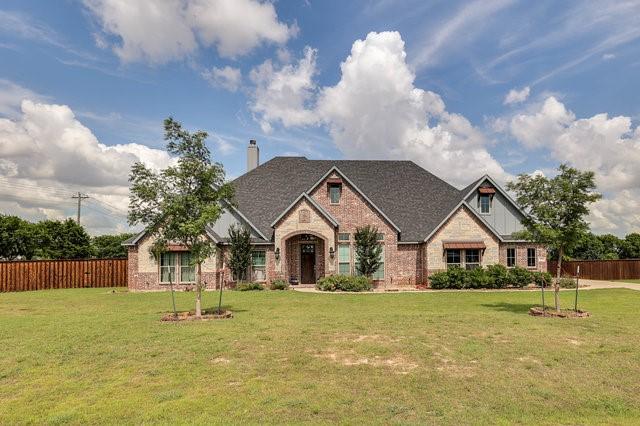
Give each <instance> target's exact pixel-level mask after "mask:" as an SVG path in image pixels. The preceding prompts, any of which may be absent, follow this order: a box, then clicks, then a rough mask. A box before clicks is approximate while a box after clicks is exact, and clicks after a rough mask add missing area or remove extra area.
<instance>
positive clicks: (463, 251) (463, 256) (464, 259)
mask: <svg viewBox="0 0 640 426" xmlns="http://www.w3.org/2000/svg"><path fill="white" fill-rule="evenodd" d="M449 250H458V251H459V252H460V263H449V262H448V261H447V251H449ZM469 250H478V263H475V262H471V263H469V264H470V265H478V268H482V267H483V259H484V256H483V255H482V249H469ZM443 257H444V266H445V269H449V265H458V267H459V268H460V269H467V250H466V249H445V250H444V255H443Z"/></svg>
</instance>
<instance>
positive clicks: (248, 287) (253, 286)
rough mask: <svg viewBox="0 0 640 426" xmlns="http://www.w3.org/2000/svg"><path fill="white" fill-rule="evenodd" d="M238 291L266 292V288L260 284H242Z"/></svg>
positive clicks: (237, 287)
mask: <svg viewBox="0 0 640 426" xmlns="http://www.w3.org/2000/svg"><path fill="white" fill-rule="evenodd" d="M236 290H238V291H254V290H264V287H263V286H262V284H260V283H240V284H238V285H237V286H236Z"/></svg>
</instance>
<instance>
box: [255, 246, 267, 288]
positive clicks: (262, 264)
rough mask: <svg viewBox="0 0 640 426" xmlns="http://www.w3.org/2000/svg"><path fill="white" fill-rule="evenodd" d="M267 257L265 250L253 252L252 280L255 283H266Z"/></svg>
mask: <svg viewBox="0 0 640 426" xmlns="http://www.w3.org/2000/svg"><path fill="white" fill-rule="evenodd" d="M266 265H267V256H266V252H265V251H264V250H259V251H252V252H251V278H252V279H253V281H265V280H266V279H267V273H266Z"/></svg>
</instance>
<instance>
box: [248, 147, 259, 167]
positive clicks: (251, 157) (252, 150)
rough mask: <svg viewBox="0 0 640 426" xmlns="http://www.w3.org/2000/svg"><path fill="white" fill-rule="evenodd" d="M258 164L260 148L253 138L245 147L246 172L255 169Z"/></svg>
mask: <svg viewBox="0 0 640 426" xmlns="http://www.w3.org/2000/svg"><path fill="white" fill-rule="evenodd" d="M259 165H260V148H258V144H257V142H256V140H255V139H251V140H250V141H249V146H248V147H247V172H250V171H251V170H253V169H255V168H256V167H258V166H259Z"/></svg>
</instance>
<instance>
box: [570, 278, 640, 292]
mask: <svg viewBox="0 0 640 426" xmlns="http://www.w3.org/2000/svg"><path fill="white" fill-rule="evenodd" d="M583 285H586V286H588V287H584V289H585V290H596V289H599V288H628V289H631V290H636V291H640V284H634V283H625V282H623V281H600V280H585V279H581V280H580V288H581V289H582V286H583Z"/></svg>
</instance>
